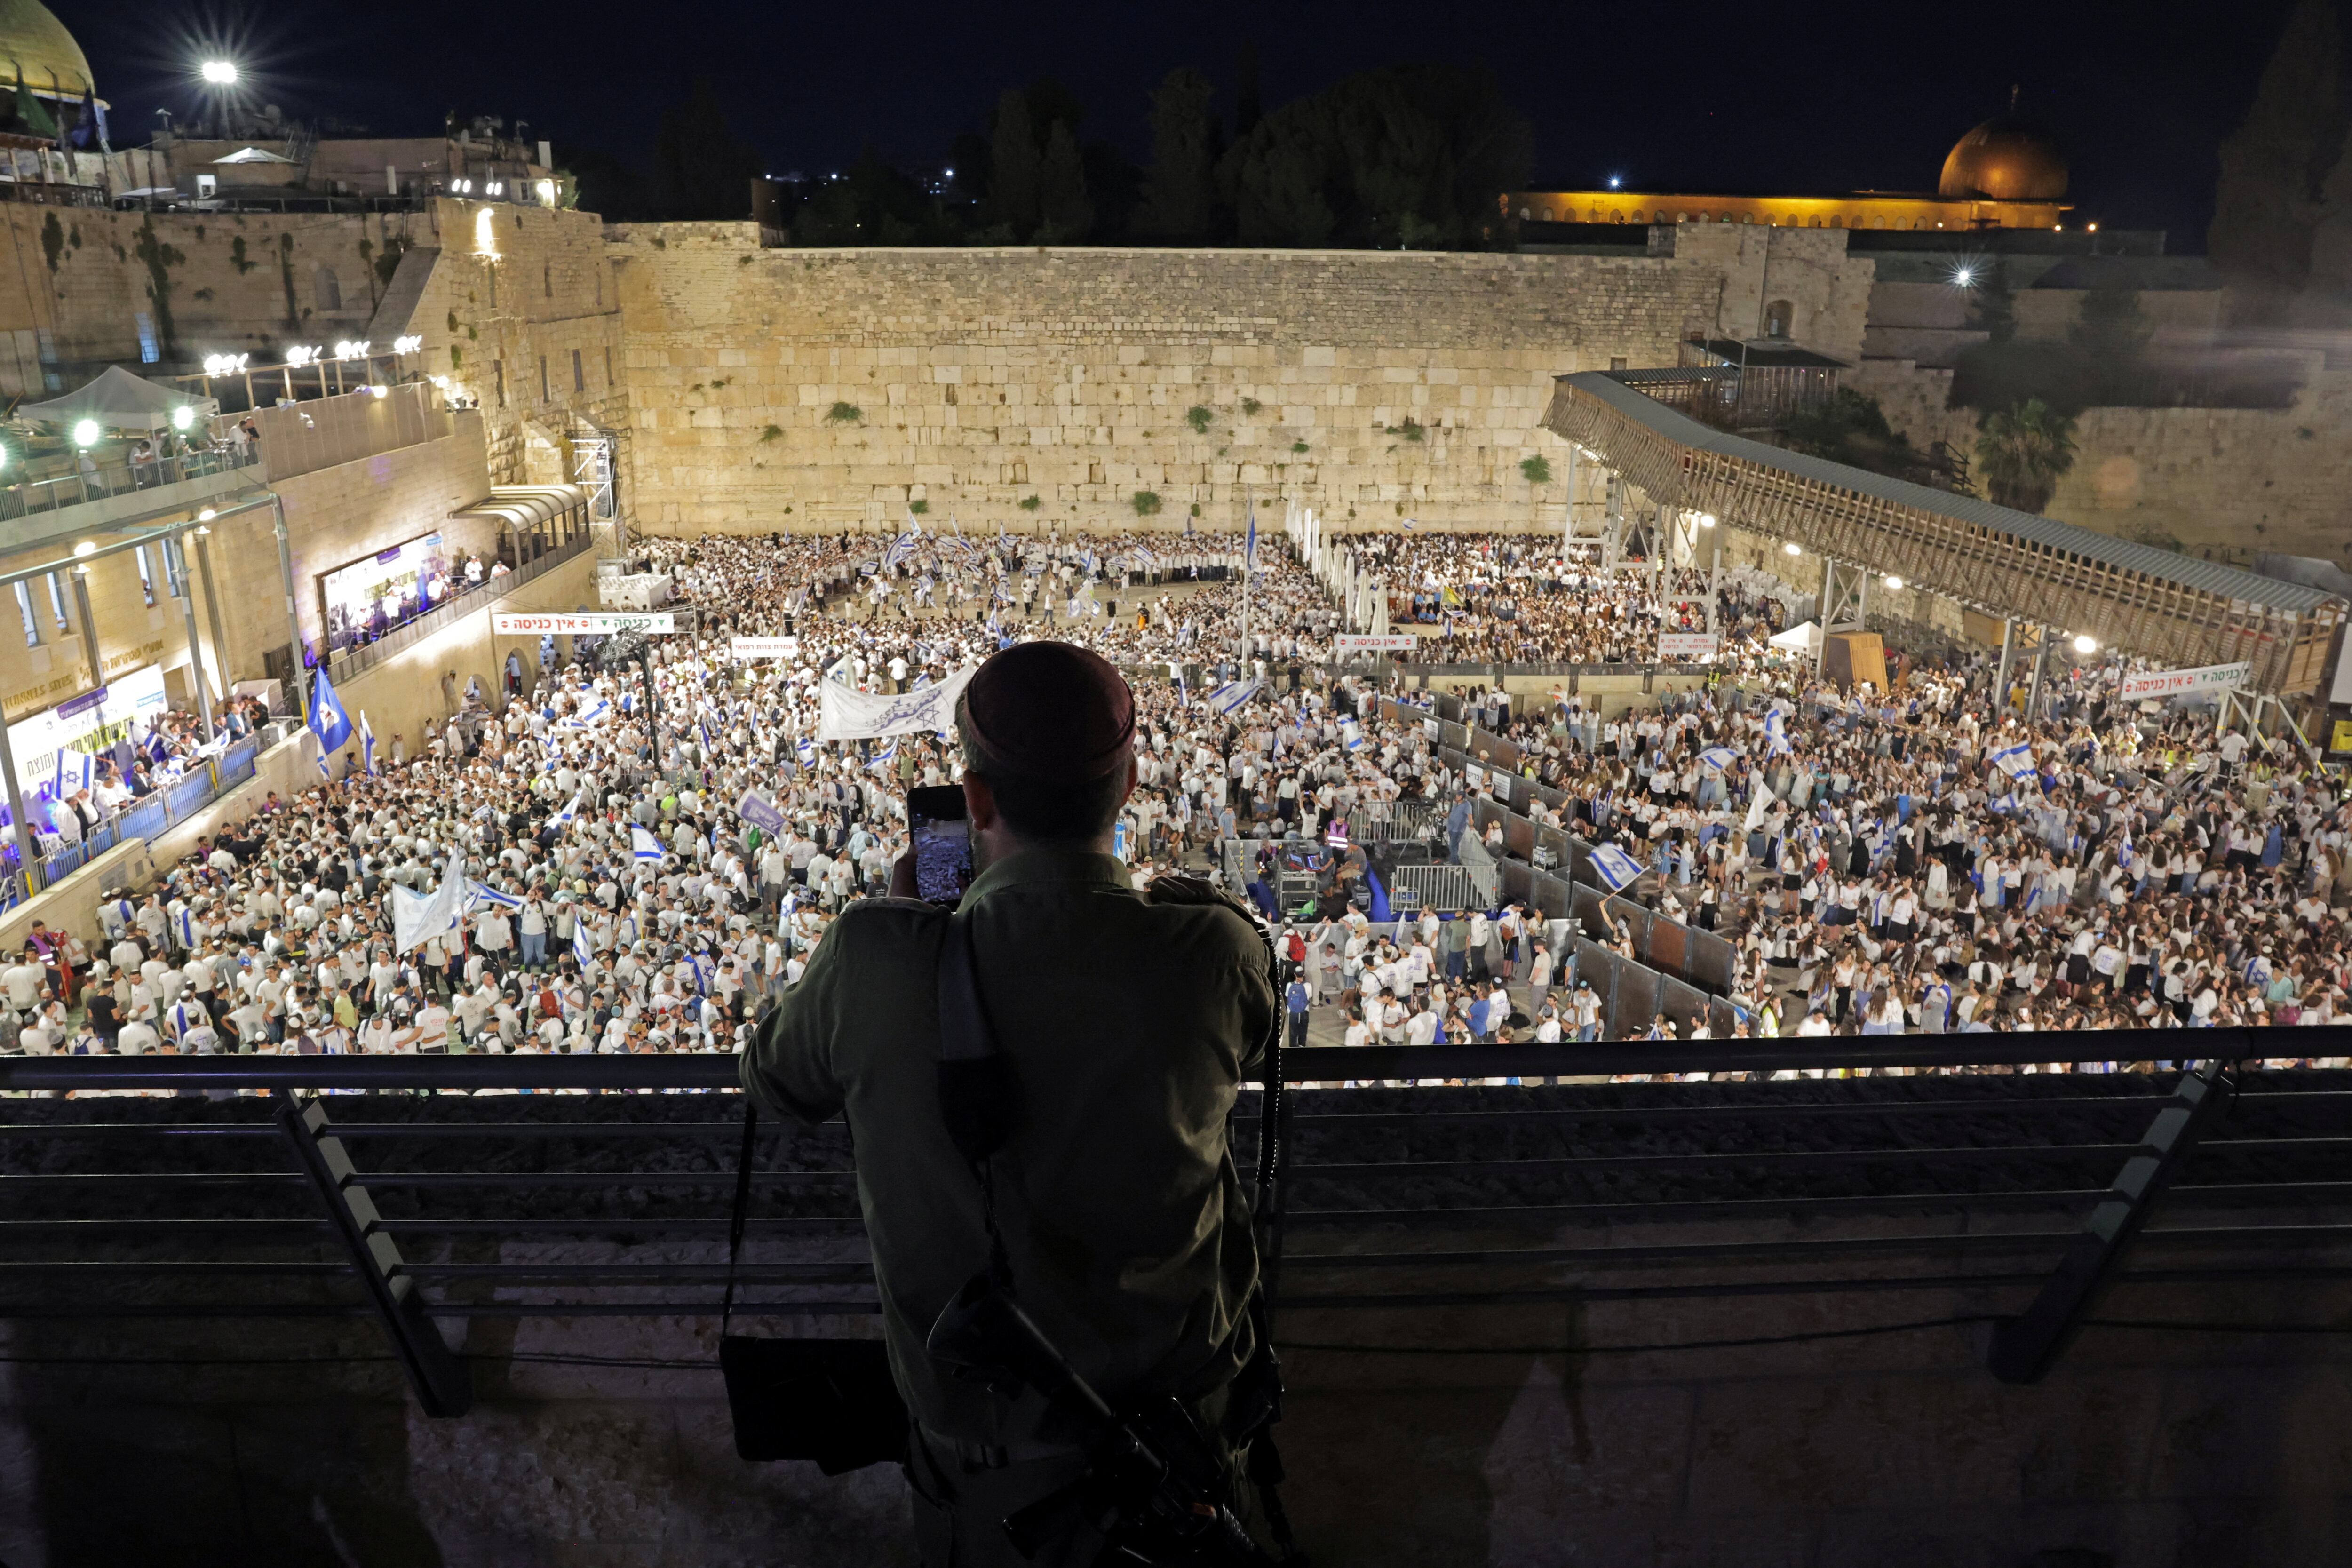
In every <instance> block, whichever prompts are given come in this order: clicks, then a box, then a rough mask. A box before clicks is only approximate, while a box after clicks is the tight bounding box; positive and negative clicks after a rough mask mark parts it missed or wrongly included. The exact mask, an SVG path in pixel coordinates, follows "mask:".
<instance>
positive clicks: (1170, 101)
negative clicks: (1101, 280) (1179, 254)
mask: <svg viewBox="0 0 2352 1568" xmlns="http://www.w3.org/2000/svg"><path fill="white" fill-rule="evenodd" d="M1214 92H1215V89H1213V88H1212V87H1211V86H1210V85H1209V81H1208V79H1207V78H1206V77H1204V76H1202V74H1201V73H1200V72H1198V71H1195V70H1188V69H1186V68H1183V67H1181V66H1180V67H1178V68H1176V69H1174V70H1171V71H1170V72H1169V73H1168V79H1167V80H1165V81H1163V82H1161V83H1160V86H1159V88H1158V89H1157V90H1155V91H1154V92H1153V93H1152V95H1151V167H1150V169H1149V170H1148V171H1147V172H1146V173H1145V174H1144V176H1143V200H1142V202H1141V203H1140V204H1139V205H1138V206H1137V207H1136V210H1135V232H1136V233H1137V234H1139V235H1141V236H1142V237H1145V238H1147V239H1165V240H1172V241H1175V242H1177V243H1180V244H1181V243H1183V242H1185V241H1190V240H1201V239H1205V238H1207V237H1208V235H1209V223H1210V218H1211V216H1212V205H1211V204H1212V202H1213V199H1214V196H1215V192H1216V187H1215V183H1214V177H1213V173H1214V172H1213V161H1214V156H1215V149H1214V147H1213V136H1214V128H1213V126H1212V124H1211V123H1210V120H1209V100H1210V99H1211V98H1212V97H1213V94H1214Z"/></svg>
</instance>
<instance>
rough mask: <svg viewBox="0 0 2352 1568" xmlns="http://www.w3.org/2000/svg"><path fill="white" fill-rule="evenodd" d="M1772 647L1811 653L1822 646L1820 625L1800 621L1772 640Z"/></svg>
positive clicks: (1813, 622) (1817, 622)
mask: <svg viewBox="0 0 2352 1568" xmlns="http://www.w3.org/2000/svg"><path fill="white" fill-rule="evenodd" d="M1772 646H1773V647H1785V648H1794V649H1795V650H1796V651H1797V652H1799V653H1811V652H1812V651H1813V650H1814V649H1816V648H1818V647H1821V646H1822V623H1821V622H1819V621H1800V622H1799V623H1798V624H1797V625H1795V626H1790V628H1789V629H1788V630H1787V631H1785V632H1782V633H1780V634H1779V635H1778V636H1777V637H1773V639H1772Z"/></svg>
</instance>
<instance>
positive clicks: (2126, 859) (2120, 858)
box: [2116, 833, 2134, 871]
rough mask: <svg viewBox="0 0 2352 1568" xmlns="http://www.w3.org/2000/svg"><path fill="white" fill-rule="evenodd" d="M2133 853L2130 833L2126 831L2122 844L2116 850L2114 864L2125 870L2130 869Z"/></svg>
mask: <svg viewBox="0 0 2352 1568" xmlns="http://www.w3.org/2000/svg"><path fill="white" fill-rule="evenodd" d="M2133 854H2134V851H2133V849H2132V841H2131V835H2130V834H2128V833H2126V834H2125V835H2124V841H2123V843H2122V845H2121V846H2120V847H2118V848H2117V849H2116V865H2118V866H2121V867H2122V868H2124V869H2126V871H2128V870H2130V869H2131V863H2132V856H2133Z"/></svg>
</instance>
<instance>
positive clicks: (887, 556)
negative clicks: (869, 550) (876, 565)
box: [882, 527, 923, 572]
mask: <svg viewBox="0 0 2352 1568" xmlns="http://www.w3.org/2000/svg"><path fill="white" fill-rule="evenodd" d="M922 537H923V531H922V529H921V528H920V527H910V528H908V530H907V531H906V532H904V533H902V534H900V535H899V536H898V538H896V539H894V540H892V541H891V542H890V548H889V549H887V550H886V551H884V552H882V570H883V571H885V572H888V571H889V570H891V568H893V567H895V566H897V565H898V563H899V562H901V561H904V560H906V559H907V558H908V556H910V555H912V554H914V552H915V547H916V546H917V545H918V544H919V543H920V542H922Z"/></svg>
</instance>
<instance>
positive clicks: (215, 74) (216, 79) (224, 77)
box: [202, 60, 236, 87]
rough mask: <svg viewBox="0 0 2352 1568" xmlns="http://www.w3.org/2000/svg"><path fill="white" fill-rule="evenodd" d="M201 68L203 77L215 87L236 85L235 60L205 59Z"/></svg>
mask: <svg viewBox="0 0 2352 1568" xmlns="http://www.w3.org/2000/svg"><path fill="white" fill-rule="evenodd" d="M202 70H203V72H204V78H205V80H206V81H208V82H210V83H211V84H212V85H213V86H215V87H235V86H236V61H235V60H206V61H205V63H204V65H203V67H202Z"/></svg>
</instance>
